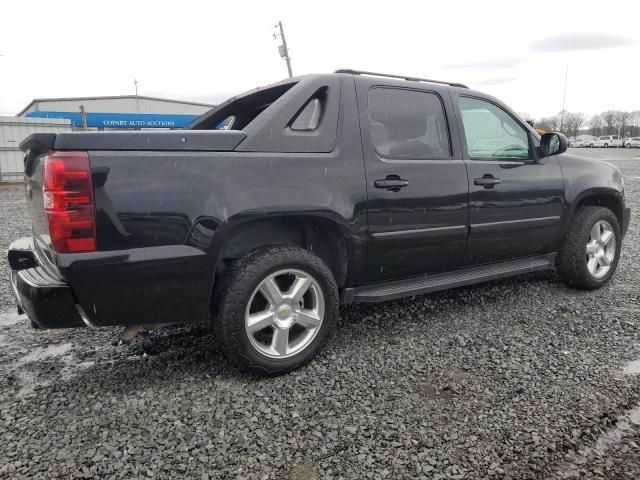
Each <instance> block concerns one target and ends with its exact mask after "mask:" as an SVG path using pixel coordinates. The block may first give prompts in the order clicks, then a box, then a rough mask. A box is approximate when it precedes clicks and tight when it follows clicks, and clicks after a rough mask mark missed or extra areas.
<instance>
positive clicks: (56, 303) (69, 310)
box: [8, 238, 85, 328]
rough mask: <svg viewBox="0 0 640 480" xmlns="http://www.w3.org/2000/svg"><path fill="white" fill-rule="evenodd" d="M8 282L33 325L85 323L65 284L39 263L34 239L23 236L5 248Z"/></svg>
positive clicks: (66, 325)
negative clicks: (9, 273)
mask: <svg viewBox="0 0 640 480" xmlns="http://www.w3.org/2000/svg"><path fill="white" fill-rule="evenodd" d="M8 257H9V265H10V267H11V286H12V288H13V293H14V294H15V296H16V301H17V302H18V311H24V312H25V313H26V314H27V315H28V316H29V318H30V319H31V322H32V323H33V325H34V326H35V327H38V328H68V327H83V326H84V325H85V324H84V322H83V321H82V317H81V316H80V313H79V311H78V307H77V306H76V302H75V300H74V297H73V294H72V292H71V288H70V287H69V285H68V284H66V283H65V282H64V281H62V280H61V279H60V278H57V277H56V276H55V275H53V274H52V273H51V272H48V271H47V270H46V269H45V268H44V267H43V266H42V265H41V263H40V261H39V259H38V257H37V255H36V253H35V249H34V247H33V240H32V239H30V238H23V239H20V240H18V241H16V242H14V243H12V244H11V246H10V247H9V252H8Z"/></svg>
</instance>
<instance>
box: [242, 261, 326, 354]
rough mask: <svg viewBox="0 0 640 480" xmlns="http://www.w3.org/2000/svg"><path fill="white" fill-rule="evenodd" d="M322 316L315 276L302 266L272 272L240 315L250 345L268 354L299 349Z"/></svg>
mask: <svg viewBox="0 0 640 480" xmlns="http://www.w3.org/2000/svg"><path fill="white" fill-rule="evenodd" d="M323 320H324V295H323V293H322V288H320V284H319V283H318V282H317V280H316V279H315V278H313V277H312V276H311V275H309V274H308V273H306V272H303V271H302V270H296V269H286V270H280V271H277V272H275V273H272V274H271V275H269V276H268V277H267V278H265V279H264V280H262V282H260V284H259V285H258V287H257V288H256V289H255V290H254V291H253V293H252V295H251V298H250V300H249V304H248V305H247V308H246V311H245V317H244V326H245V331H246V333H247V336H248V337H249V341H250V342H251V345H252V346H253V347H254V348H255V349H256V350H257V351H258V352H259V353H261V354H262V355H265V356H267V357H270V358H278V359H280V358H287V357H291V356H293V355H296V354H298V353H300V352H302V351H303V350H304V349H305V348H307V347H308V346H309V345H310V344H311V342H313V339H314V338H315V337H316V335H317V334H318V332H319V330H320V327H321V326H322V321H323Z"/></svg>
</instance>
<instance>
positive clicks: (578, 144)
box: [569, 138, 594, 148]
mask: <svg viewBox="0 0 640 480" xmlns="http://www.w3.org/2000/svg"><path fill="white" fill-rule="evenodd" d="M593 142H594V139H593V138H577V139H575V140H571V141H570V142H569V147H571V148H586V147H590V146H591V144H592V143H593Z"/></svg>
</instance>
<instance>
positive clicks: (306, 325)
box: [213, 247, 338, 375]
mask: <svg viewBox="0 0 640 480" xmlns="http://www.w3.org/2000/svg"><path fill="white" fill-rule="evenodd" d="M213 307H214V315H213V320H214V322H215V327H216V330H217V333H218V337H219V340H220V343H221V346H222V348H223V350H224V351H225V352H226V354H227V357H228V358H229V359H230V360H231V361H232V362H233V363H234V364H235V365H236V366H237V367H239V368H240V369H242V370H247V371H251V372H254V373H258V374H261V375H281V374H284V373H287V372H290V371H292V370H295V369H297V368H300V367H301V366H303V365H305V364H306V363H307V362H309V361H310V360H311V359H312V358H313V357H314V356H315V355H316V354H317V353H318V352H319V351H320V349H321V348H322V346H323V345H324V344H325V343H326V341H327V339H328V338H329V337H330V335H331V333H332V331H333V329H334V327H335V324H336V321H337V318H338V288H337V286H336V282H335V280H334V278H333V274H332V273H331V270H330V269H329V267H327V265H326V264H325V263H324V262H323V261H322V260H321V259H320V258H318V257H316V256H315V255H313V254H312V253H310V252H308V251H306V250H304V249H301V248H297V247H269V248H263V249H260V250H257V251H255V252H252V253H250V254H248V255H246V256H244V257H243V258H241V259H239V260H236V261H234V262H233V263H232V265H231V266H230V268H229V269H228V270H227V271H226V272H225V274H224V275H223V277H222V278H221V279H220V281H219V285H218V286H217V287H216V290H215V294H214V301H213Z"/></svg>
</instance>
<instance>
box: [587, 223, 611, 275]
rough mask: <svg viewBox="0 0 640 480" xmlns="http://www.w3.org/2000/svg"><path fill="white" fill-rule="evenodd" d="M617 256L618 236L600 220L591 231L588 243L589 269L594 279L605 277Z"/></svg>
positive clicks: (609, 225)
mask: <svg viewBox="0 0 640 480" xmlns="http://www.w3.org/2000/svg"><path fill="white" fill-rule="evenodd" d="M615 256H616V234H615V233H614V231H613V227H612V226H611V224H610V223H609V222H607V221H606V220H600V221H598V222H596V224H595V225H594V226H593V228H592V229H591V233H590V235H589V242H587V268H588V269H589V273H590V274H591V275H593V277H594V278H602V277H604V276H605V275H606V274H607V273H608V272H609V270H610V269H611V264H612V263H613V259H614V258H615Z"/></svg>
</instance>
